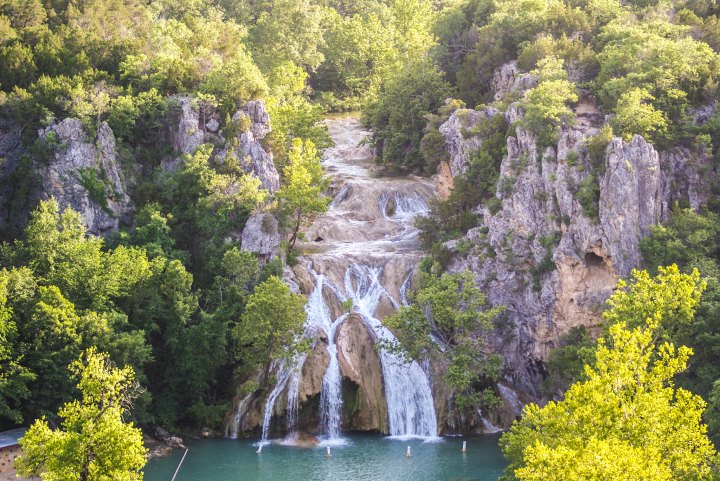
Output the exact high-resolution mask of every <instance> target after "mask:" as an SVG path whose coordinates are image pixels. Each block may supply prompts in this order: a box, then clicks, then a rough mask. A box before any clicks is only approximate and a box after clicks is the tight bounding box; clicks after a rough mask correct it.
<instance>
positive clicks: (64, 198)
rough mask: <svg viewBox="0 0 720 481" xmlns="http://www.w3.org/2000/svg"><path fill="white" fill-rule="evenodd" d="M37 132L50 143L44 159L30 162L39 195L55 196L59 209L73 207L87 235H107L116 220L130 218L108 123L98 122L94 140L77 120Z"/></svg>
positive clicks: (113, 138) (120, 170)
mask: <svg viewBox="0 0 720 481" xmlns="http://www.w3.org/2000/svg"><path fill="white" fill-rule="evenodd" d="M39 137H40V139H43V140H44V141H45V142H46V143H52V144H53V145H54V147H53V148H52V150H53V153H52V154H51V156H50V158H49V159H48V161H47V162H44V161H43V160H36V161H35V163H34V167H35V171H36V172H38V173H39V176H40V179H41V186H42V191H41V193H40V196H41V197H42V198H49V197H54V198H55V199H57V201H58V203H59V204H60V208H62V209H65V208H67V207H72V208H73V209H75V210H76V211H78V212H79V213H80V214H81V215H82V216H83V218H84V219H85V222H86V224H87V226H88V231H89V232H90V233H91V234H95V235H103V234H107V233H108V232H111V231H113V230H117V228H118V227H119V225H120V222H121V220H122V221H124V223H126V224H127V223H128V222H129V221H130V218H129V215H130V213H131V212H132V210H133V204H132V201H131V200H130V197H129V196H128V194H127V190H128V188H127V184H126V182H125V178H124V176H123V174H122V169H121V166H120V165H119V162H118V159H117V149H116V146H115V136H114V135H113V132H112V130H111V129H110V127H109V126H108V124H107V123H105V122H103V123H102V124H100V127H99V128H98V131H97V136H96V138H95V140H94V142H93V141H91V140H90V139H88V136H87V134H86V132H85V129H83V126H82V124H81V123H80V121H78V120H76V119H65V120H63V121H61V122H59V123H57V124H53V125H50V126H49V127H46V128H45V129H42V130H41V131H40V132H39Z"/></svg>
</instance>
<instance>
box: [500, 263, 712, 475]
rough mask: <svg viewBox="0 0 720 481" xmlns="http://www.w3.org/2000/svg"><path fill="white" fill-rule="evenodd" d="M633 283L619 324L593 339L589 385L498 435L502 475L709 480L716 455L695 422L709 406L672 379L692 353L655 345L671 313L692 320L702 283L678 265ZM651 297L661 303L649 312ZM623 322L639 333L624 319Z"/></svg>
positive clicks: (617, 311)
mask: <svg viewBox="0 0 720 481" xmlns="http://www.w3.org/2000/svg"><path fill="white" fill-rule="evenodd" d="M636 279H637V281H636V282H635V283H633V284H632V285H631V287H630V289H629V290H625V289H623V288H622V287H623V286H622V285H621V286H620V287H621V289H620V290H619V291H618V293H617V294H616V295H615V296H613V298H612V299H611V304H610V305H611V306H612V307H611V309H610V310H608V311H607V312H606V316H605V317H606V318H607V319H608V320H609V321H611V322H613V321H614V322H616V323H615V324H613V325H612V326H611V327H610V330H609V337H608V339H607V340H605V339H600V340H599V341H598V348H597V352H596V354H595V359H594V362H593V365H592V366H587V367H586V368H585V376H586V380H585V381H582V382H578V383H576V384H574V385H573V386H572V387H570V389H569V390H568V391H567V392H566V393H565V396H564V399H563V401H560V402H554V401H551V402H549V403H548V404H547V405H546V406H545V407H543V408H540V407H539V406H537V405H535V404H530V405H529V406H527V407H526V409H525V412H524V413H523V418H522V419H521V420H520V421H517V422H516V423H515V424H514V425H513V427H512V429H511V430H510V431H509V432H508V433H506V434H505V435H504V436H503V438H502V440H501V445H502V448H503V452H504V453H505V456H506V457H507V458H508V460H509V461H510V466H509V467H508V468H507V470H506V475H505V477H504V479H507V480H513V479H518V480H541V479H542V480H546V479H556V480H566V479H597V478H600V477H602V478H605V479H624V478H625V477H626V476H628V475H630V476H632V479H647V480H651V479H667V480H671V479H697V480H700V479H711V477H712V476H713V466H714V462H715V458H716V456H717V453H716V452H715V450H714V448H713V446H712V444H711V442H710V440H709V439H708V438H707V436H706V431H707V428H706V426H705V425H704V424H702V421H701V416H702V412H703V409H704V407H705V403H704V401H703V400H702V399H701V398H700V397H699V396H697V395H694V394H692V393H690V392H688V391H686V390H684V389H681V388H675V385H674V382H673V380H674V377H675V376H676V375H677V374H678V373H680V372H682V371H683V370H684V369H685V368H686V366H687V361H688V359H689V357H690V356H691V355H692V349H690V348H687V347H684V346H680V347H675V346H674V345H673V344H670V343H664V342H658V341H657V331H656V329H657V328H658V326H659V325H660V324H661V323H662V322H664V321H665V316H667V315H670V316H672V315H674V313H677V312H680V311H682V313H683V315H685V314H688V315H690V316H691V317H692V314H693V312H694V309H695V307H696V306H697V301H698V298H699V296H700V293H701V291H702V286H700V285H697V278H695V279H692V278H691V277H689V276H684V275H681V274H679V273H678V271H677V269H674V271H672V270H669V271H666V272H661V276H660V277H658V278H655V279H653V278H650V277H649V276H647V275H646V273H637V274H636ZM673 280H677V281H688V283H687V285H688V289H685V288H681V289H677V290H675V289H673V288H672V287H671V286H669V284H670V283H671V282H672V281H673ZM666 281H668V282H667V284H666ZM650 300H656V301H659V302H660V304H661V305H660V306H658V307H657V308H654V307H653V305H652V304H649V303H648V301H650ZM636 308H640V309H639V310H638V309H636ZM676 308H677V309H676ZM674 309H675V311H673V310H674ZM628 316H629V318H630V319H628V320H629V321H631V322H633V323H635V322H634V321H633V320H637V321H638V322H637V325H636V327H630V326H629V325H628V324H627V323H626V322H625V317H628ZM599 413H601V414H602V415H600V416H598V414H599ZM627 413H632V415H628V414H627ZM628 473H631V474H628Z"/></svg>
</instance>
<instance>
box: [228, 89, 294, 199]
mask: <svg viewBox="0 0 720 481" xmlns="http://www.w3.org/2000/svg"><path fill="white" fill-rule="evenodd" d="M232 119H233V122H235V123H236V124H237V125H240V126H241V127H242V126H243V124H244V122H245V121H244V120H243V119H247V121H249V128H248V129H247V130H245V131H240V132H239V133H238V138H237V145H236V146H233V144H230V146H228V147H227V148H226V149H225V150H224V151H222V152H220V154H218V158H219V159H221V160H222V159H225V158H227V157H228V156H234V157H235V158H236V159H237V160H238V161H239V162H240V165H241V166H242V168H243V169H244V170H245V172H247V173H253V174H254V175H255V176H257V178H258V179H260V182H261V183H262V187H263V188H264V189H265V190H267V191H268V192H270V193H271V194H272V193H274V192H275V191H276V190H278V189H279V188H280V174H278V171H277V169H276V168H275V164H273V158H272V155H271V154H270V153H268V152H267V151H266V150H265V148H264V147H263V145H262V143H261V140H262V139H264V138H265V136H266V135H267V134H268V133H269V132H270V130H271V127H270V117H269V115H268V113H267V110H266V109H265V103H264V102H263V101H262V100H255V101H251V102H248V103H247V104H246V105H245V106H244V107H243V108H242V109H240V110H238V111H237V112H236V113H235V115H233V118H232Z"/></svg>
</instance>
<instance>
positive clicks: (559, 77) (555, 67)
mask: <svg viewBox="0 0 720 481" xmlns="http://www.w3.org/2000/svg"><path fill="white" fill-rule="evenodd" d="M532 73H534V74H535V75H537V76H538V77H539V82H540V83H539V84H538V86H537V87H535V88H533V89H530V90H528V91H527V92H525V97H524V98H523V101H522V103H521V105H522V107H523V108H524V109H525V117H524V118H523V120H522V125H523V126H525V127H527V128H528V129H530V130H532V131H533V132H535V133H537V134H538V135H540V136H541V141H543V143H544V144H547V143H549V142H550V140H551V139H552V136H553V135H554V134H555V131H556V129H557V128H558V127H562V126H564V125H568V124H569V123H571V122H572V121H573V120H574V119H575V114H574V113H573V111H572V110H571V109H570V108H569V107H568V104H569V103H573V102H577V100H578V96H577V93H576V91H575V85H574V84H573V83H571V82H570V81H569V80H568V75H567V72H566V71H565V68H564V64H563V61H562V60H561V59H558V58H556V57H546V58H544V59H542V60H540V61H538V68H537V69H536V70H533V72H532Z"/></svg>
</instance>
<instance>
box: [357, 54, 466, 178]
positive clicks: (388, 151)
mask: <svg viewBox="0 0 720 481" xmlns="http://www.w3.org/2000/svg"><path fill="white" fill-rule="evenodd" d="M452 92H453V91H452V88H451V87H450V85H449V84H448V83H447V82H446V81H445V79H444V78H443V75H442V73H441V72H440V71H439V70H438V69H437V67H436V66H435V65H433V64H432V63H430V62H428V61H419V62H416V63H414V64H412V65H409V66H407V67H406V68H405V69H404V70H403V71H402V73H400V74H399V75H398V76H396V77H393V78H391V79H390V80H389V81H388V82H387V83H386V85H385V86H384V89H383V91H382V92H381V94H380V96H379V98H378V100H376V101H375V102H373V103H372V104H371V105H369V106H368V108H367V110H366V111H365V113H364V114H365V120H366V123H367V124H368V125H369V126H371V127H372V128H373V134H372V141H373V143H374V144H375V145H376V146H377V148H378V149H379V155H378V157H377V161H378V163H380V164H382V165H384V166H386V167H388V168H391V169H393V168H394V169H402V170H407V171H411V172H418V173H420V172H425V173H431V172H428V171H426V166H425V165H424V162H423V158H422V155H421V154H420V142H421V140H422V137H423V130H424V128H425V123H426V118H425V116H426V115H428V114H431V113H435V112H437V110H438V109H439V108H440V107H441V106H442V105H443V104H444V102H445V100H446V99H447V98H449V97H451V96H452Z"/></svg>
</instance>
